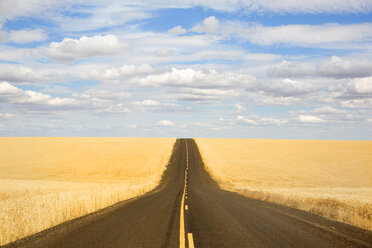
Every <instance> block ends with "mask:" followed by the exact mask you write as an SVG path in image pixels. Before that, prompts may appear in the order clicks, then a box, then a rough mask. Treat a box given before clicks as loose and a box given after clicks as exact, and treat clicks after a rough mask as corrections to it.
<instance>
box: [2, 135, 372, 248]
mask: <svg viewBox="0 0 372 248" xmlns="http://www.w3.org/2000/svg"><path fill="white" fill-rule="evenodd" d="M5 247H35V248H53V247H56V248H57V247H66V248H75V247H87V248H88V247H89V248H106V247H107V248H108V247H121V248H125V247H129V248H137V247H138V248H140V247H144V248H147V247H149V248H150V247H151V248H154V247H159V248H166V247H177V248H178V247H185V248H193V247H196V248H205V247H208V248H219V247H230V248H240V247H247V248H249V247H252V248H253V247H254V248H256V247H257V248H260V247H270V248H271V247H273V248H274V247H284V248H289V247H296V248H297V247H311V248H313V247H314V248H321V247H332V248H342V247H372V232H370V231H367V230H364V229H361V228H358V227H354V226H351V225H347V224H344V223H340V222H337V221H334V220H330V219H326V218H322V217H319V216H317V215H314V214H311V213H307V212H304V211H301V210H296V209H293V208H288V207H284V206H280V205H277V204H273V203H268V202H264V201H259V200H254V199H250V198H246V197H242V196H240V195H238V194H236V193H232V192H227V191H224V190H221V189H219V187H218V185H217V184H216V182H215V181H213V179H212V178H211V177H210V176H209V174H208V173H207V172H206V171H205V168H204V164H203V161H202V159H201V156H200V153H199V150H198V147H197V145H196V143H195V141H194V140H192V139H178V140H177V141H176V143H175V145H174V148H173V154H172V156H171V159H170V163H169V165H168V167H167V169H166V171H165V172H164V175H163V178H162V181H161V183H160V185H159V186H158V187H157V188H156V189H155V190H153V191H151V192H149V193H147V194H145V195H143V196H139V197H136V198H133V199H130V200H126V201H123V202H120V203H118V204H115V205H113V206H111V207H108V208H106V209H103V210H100V211H98V212H95V213H92V214H89V215H86V216H83V217H80V218H77V219H74V220H71V221H68V222H66V223H63V224H61V225H58V226H56V227H53V228H50V229H48V230H45V231H42V232H40V233H37V234H35V235H32V236H29V237H26V238H23V239H20V240H18V241H16V242H13V243H10V244H8V245H6V246H5Z"/></svg>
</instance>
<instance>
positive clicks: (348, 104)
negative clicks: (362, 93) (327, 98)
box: [340, 99, 372, 108]
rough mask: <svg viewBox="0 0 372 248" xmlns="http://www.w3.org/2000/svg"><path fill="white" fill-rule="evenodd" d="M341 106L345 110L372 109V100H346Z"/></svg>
mask: <svg viewBox="0 0 372 248" xmlns="http://www.w3.org/2000/svg"><path fill="white" fill-rule="evenodd" d="M340 105H341V107H344V108H372V99H356V100H345V101H341V102H340Z"/></svg>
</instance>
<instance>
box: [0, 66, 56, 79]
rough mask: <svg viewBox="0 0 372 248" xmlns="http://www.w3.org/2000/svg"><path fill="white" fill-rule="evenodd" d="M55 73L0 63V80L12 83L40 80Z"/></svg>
mask: <svg viewBox="0 0 372 248" xmlns="http://www.w3.org/2000/svg"><path fill="white" fill-rule="evenodd" d="M54 74H55V73H50V72H39V71H36V70H33V69H31V68H29V67H26V66H22V65H11V64H0V80H1V81H8V82H12V83H27V82H42V81H47V80H49V79H50V78H51V77H52V76H53V75H54Z"/></svg>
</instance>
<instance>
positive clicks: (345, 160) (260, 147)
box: [196, 139, 372, 230]
mask: <svg viewBox="0 0 372 248" xmlns="http://www.w3.org/2000/svg"><path fill="white" fill-rule="evenodd" d="M196 142H197V144H198V146H199V149H200V152H201V154H202V157H203V160H204V163H205V164H206V167H207V169H208V170H209V172H210V173H211V174H212V176H213V177H214V178H215V179H216V181H217V182H218V183H219V185H220V186H221V187H222V188H224V189H226V190H232V191H236V192H238V193H240V194H243V195H245V196H248V197H252V198H256V199H261V200H267V201H272V202H276V203H279V204H283V205H287V206H291V207H295V208H299V209H303V210H306V211H310V212H313V213H316V214H319V215H323V216H325V217H329V218H334V219H337V220H340V221H343V222H347V223H350V224H353V225H357V226H360V227H363V228H366V229H370V230H372V141H317V140H257V139H196Z"/></svg>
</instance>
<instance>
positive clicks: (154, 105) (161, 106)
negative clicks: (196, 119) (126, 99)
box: [133, 99, 190, 112]
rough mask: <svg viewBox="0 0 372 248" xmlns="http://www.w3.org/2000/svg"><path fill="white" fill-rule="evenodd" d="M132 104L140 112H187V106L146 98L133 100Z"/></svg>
mask: <svg viewBox="0 0 372 248" xmlns="http://www.w3.org/2000/svg"><path fill="white" fill-rule="evenodd" d="M133 105H134V106H135V107H137V108H139V110H140V111H142V112H188V111H190V109H189V107H184V106H181V105H178V104H175V103H161V102H159V101H155V100H151V99H146V100H143V101H135V102H134V103H133Z"/></svg>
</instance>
